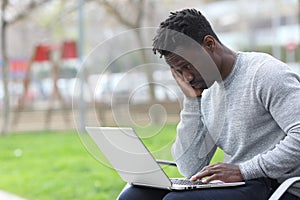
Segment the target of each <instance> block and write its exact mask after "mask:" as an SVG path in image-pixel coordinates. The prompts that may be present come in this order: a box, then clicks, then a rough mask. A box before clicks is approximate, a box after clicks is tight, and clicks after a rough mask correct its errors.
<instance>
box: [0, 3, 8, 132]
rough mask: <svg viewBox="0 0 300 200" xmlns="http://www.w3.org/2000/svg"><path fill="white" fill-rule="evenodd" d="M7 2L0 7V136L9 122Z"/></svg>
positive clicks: (6, 129)
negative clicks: (0, 111) (0, 107)
mask: <svg viewBox="0 0 300 200" xmlns="http://www.w3.org/2000/svg"><path fill="white" fill-rule="evenodd" d="M7 3H8V0H3V2H2V7H1V13H2V14H1V22H2V23H1V40H2V43H1V51H2V56H1V57H2V81H3V91H4V99H3V114H2V126H1V130H0V131H1V132H0V134H1V135H3V134H5V133H7V131H8V122H9V114H10V113H9V111H10V109H9V108H10V103H9V91H8V82H9V65H8V59H7V49H6V27H7V23H6V21H5V18H4V14H5V8H6V6H7Z"/></svg>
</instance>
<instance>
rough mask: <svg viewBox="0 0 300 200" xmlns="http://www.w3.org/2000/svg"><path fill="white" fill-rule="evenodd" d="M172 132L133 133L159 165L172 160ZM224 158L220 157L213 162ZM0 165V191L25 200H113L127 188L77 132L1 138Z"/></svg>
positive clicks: (147, 130) (171, 127)
mask: <svg viewBox="0 0 300 200" xmlns="http://www.w3.org/2000/svg"><path fill="white" fill-rule="evenodd" d="M175 131H176V128H175V125H168V126H165V127H164V128H163V129H162V130H159V131H158V130H157V128H156V127H148V128H143V129H142V128H137V129H136V132H137V133H138V134H139V135H140V136H141V137H142V138H143V141H144V142H145V144H146V146H147V147H148V148H149V149H150V151H151V152H153V153H154V155H155V157H156V158H159V159H171V154H170V146H171V143H172V142H173V141H174V139H175ZM153 132H155V133H157V134H154V135H151V133H153ZM222 156H223V154H222V153H221V152H219V153H218V154H217V156H216V157H215V159H214V161H213V162H215V161H218V160H221V159H222ZM0 162H1V164H0V174H1V178H0V190H6V191H9V192H12V193H15V194H17V195H20V196H22V197H25V198H27V199H28V200H53V199H55V200H60V199H61V200H69V199H72V200H73V199H74V200H75V199H78V200H96V199H99V200H105V199H107V200H111V199H115V198H116V197H117V195H118V193H119V192H120V190H121V189H122V187H123V186H124V184H125V183H124V182H123V181H122V180H121V179H120V177H119V176H118V174H117V173H116V172H115V171H114V170H113V169H111V168H110V167H107V166H106V165H104V164H102V163H100V162H98V161H97V160H96V159H95V158H94V157H93V156H91V154H89V153H88V152H87V150H86V149H85V148H84V145H83V144H82V142H81V140H80V138H79V136H78V135H77V133H76V132H75V131H69V132H58V131H57V132H34V133H24V134H23V133H22V134H12V135H9V136H2V137H0ZM164 170H165V171H166V173H167V174H168V175H169V176H178V175H179V174H178V172H177V170H176V168H174V167H166V168H164Z"/></svg>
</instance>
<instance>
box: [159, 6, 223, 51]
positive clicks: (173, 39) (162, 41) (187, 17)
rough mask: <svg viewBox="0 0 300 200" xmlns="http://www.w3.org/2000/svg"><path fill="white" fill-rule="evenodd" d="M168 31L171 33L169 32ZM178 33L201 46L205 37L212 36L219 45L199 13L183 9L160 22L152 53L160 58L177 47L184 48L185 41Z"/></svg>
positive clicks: (210, 28)
mask: <svg viewBox="0 0 300 200" xmlns="http://www.w3.org/2000/svg"><path fill="white" fill-rule="evenodd" d="M169 30H173V31H171V32H170V31H169ZM180 33H181V34H184V35H186V36H187V37H189V38H191V39H193V40H195V41H196V42H197V43H199V44H200V45H203V42H204V38H205V36H207V35H210V36H212V37H213V38H214V39H215V40H216V41H218V42H219V43H220V44H221V42H220V40H219V39H218V37H217V35H216V34H215V32H214V31H213V30H212V27H211V25H210V23H209V22H208V21H207V19H206V18H205V17H204V16H203V15H202V14H201V12H200V11H197V10H195V9H184V10H181V11H176V12H171V14H170V16H169V17H168V18H167V19H166V20H165V21H163V22H161V24H160V26H159V29H158V31H157V35H156V36H155V38H154V41H153V51H154V53H155V54H156V52H159V53H160V54H161V56H166V55H168V53H170V51H174V50H175V49H176V48H177V47H178V46H185V42H186V40H185V39H184V38H183V37H182V35H181V34H180Z"/></svg>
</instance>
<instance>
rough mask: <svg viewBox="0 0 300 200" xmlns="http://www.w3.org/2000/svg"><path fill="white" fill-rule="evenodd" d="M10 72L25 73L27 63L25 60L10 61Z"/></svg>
mask: <svg viewBox="0 0 300 200" xmlns="http://www.w3.org/2000/svg"><path fill="white" fill-rule="evenodd" d="M10 70H11V71H12V72H27V70H28V63H27V60H25V59H15V60H11V61H10Z"/></svg>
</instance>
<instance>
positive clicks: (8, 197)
mask: <svg viewBox="0 0 300 200" xmlns="http://www.w3.org/2000/svg"><path fill="white" fill-rule="evenodd" d="M0 199H1V200H26V199H24V198H21V197H18V196H16V195H14V194H11V193H8V192H5V191H3V190H0Z"/></svg>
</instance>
